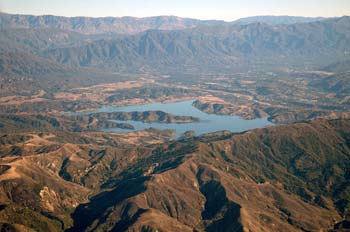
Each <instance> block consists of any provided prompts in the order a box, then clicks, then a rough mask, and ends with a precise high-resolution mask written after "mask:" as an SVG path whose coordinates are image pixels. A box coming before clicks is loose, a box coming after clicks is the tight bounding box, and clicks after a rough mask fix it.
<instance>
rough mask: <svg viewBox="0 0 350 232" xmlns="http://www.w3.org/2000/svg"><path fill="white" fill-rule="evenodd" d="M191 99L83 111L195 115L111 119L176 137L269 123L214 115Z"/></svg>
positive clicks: (116, 130)
mask: <svg viewBox="0 0 350 232" xmlns="http://www.w3.org/2000/svg"><path fill="white" fill-rule="evenodd" d="M192 103H193V100H191V101H182V102H175V103H152V104H145V105H130V106H120V107H114V106H102V107H101V108H100V109H98V110H95V111H90V112H85V114H86V113H98V112H133V111H140V112H142V111H156V110H161V111H164V112H166V113H170V114H174V115H183V116H193V117H196V118H199V119H200V121H199V122H194V123H181V124H179V123H158V122H153V123H143V122H139V121H130V120H129V121H120V120H112V121H114V122H126V123H129V124H131V125H133V126H134V127H135V130H145V129H148V128H151V127H152V128H156V129H160V130H166V129H170V130H175V131H176V132H175V136H176V137H179V136H180V135H181V134H183V133H185V132H186V131H190V130H192V131H194V132H195V133H196V135H201V134H205V133H210V132H216V131H222V130H229V131H232V132H242V131H246V130H250V129H255V128H261V127H265V126H269V125H273V123H271V122H269V121H268V120H267V118H259V119H253V120H245V119H242V118H240V117H238V116H227V115H216V114H207V113H204V112H202V111H200V110H198V109H197V108H195V107H194V106H193V105H192ZM103 131H106V132H118V133H123V132H130V131H134V130H129V129H120V128H108V129H103Z"/></svg>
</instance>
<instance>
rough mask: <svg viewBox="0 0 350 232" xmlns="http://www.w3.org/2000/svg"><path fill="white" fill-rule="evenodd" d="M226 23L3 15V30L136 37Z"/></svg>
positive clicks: (163, 18)
mask: <svg viewBox="0 0 350 232" xmlns="http://www.w3.org/2000/svg"><path fill="white" fill-rule="evenodd" d="M216 23H223V21H216V20H207V21H201V20H198V19H190V18H180V17H177V16H154V17H146V18H136V17H129V16H126V17H101V18H92V17H62V16H53V15H42V16H34V15H13V14H4V13H2V14H0V29H6V28H7V29H8V28H12V29H13V28H41V29H43V28H51V29H61V30H69V31H74V32H79V33H82V34H103V33H120V34H136V33H140V32H143V31H146V30H150V29H158V30H180V29H186V28H193V27H196V26H199V25H215V24H216Z"/></svg>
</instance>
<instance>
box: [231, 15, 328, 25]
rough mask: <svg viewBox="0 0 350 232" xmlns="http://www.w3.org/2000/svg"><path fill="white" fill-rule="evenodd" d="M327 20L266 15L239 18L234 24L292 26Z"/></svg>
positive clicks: (323, 18)
mask: <svg viewBox="0 0 350 232" xmlns="http://www.w3.org/2000/svg"><path fill="white" fill-rule="evenodd" d="M325 19H327V18H325V17H302V16H273V15H266V16H252V17H246V18H240V19H238V20H236V21H234V23H238V24H250V23H257V22H261V23H266V24H271V25H277V24H294V23H311V22H316V21H322V20H325Z"/></svg>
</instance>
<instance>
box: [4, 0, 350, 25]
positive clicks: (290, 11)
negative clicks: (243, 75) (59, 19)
mask: <svg viewBox="0 0 350 232" xmlns="http://www.w3.org/2000/svg"><path fill="white" fill-rule="evenodd" d="M0 10H1V11H3V12H7V13H13V14H34V15H44V14H52V15H61V16H90V17H103V16H115V17H116V16H118V17H120V16H135V17H146V16H155V15H176V16H180V17H190V18H198V19H220V20H226V21H232V20H235V19H238V18H241V17H247V16H256V15H294V16H309V17H318V16H323V17H334V16H343V15H350V2H349V0H307V1H306V0H293V1H290V0H245V1H243V0H241V1H237V0H192V1H188V0H176V1H168V0H127V1H122V0H99V1H97V0H74V1H71V0H60V1H47V0H0Z"/></svg>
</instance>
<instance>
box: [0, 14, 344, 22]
mask: <svg viewBox="0 0 350 232" xmlns="http://www.w3.org/2000/svg"><path fill="white" fill-rule="evenodd" d="M0 14H8V15H23V16H36V17H43V16H54V17H64V18H95V19H97V18H135V19H145V18H154V17H176V18H182V19H194V20H200V21H224V22H233V21H237V20H239V19H245V18H251V17H301V18H323V19H331V18H341V17H349V16H350V15H337V16H304V15H273V14H262V15H250V16H244V17H239V18H236V19H232V20H225V19H213V18H212V19H201V18H195V17H187V16H177V15H171V14H169V15H166V14H164V15H163V14H161V15H150V16H131V15H123V16H108V15H106V16H86V15H75V16H67V15H56V14H30V13H8V12H4V11H0Z"/></svg>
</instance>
